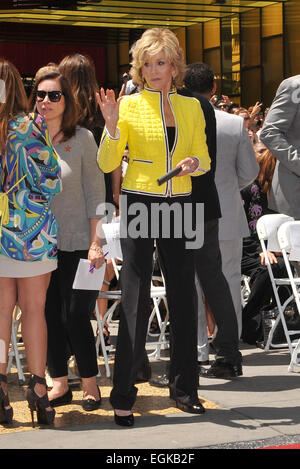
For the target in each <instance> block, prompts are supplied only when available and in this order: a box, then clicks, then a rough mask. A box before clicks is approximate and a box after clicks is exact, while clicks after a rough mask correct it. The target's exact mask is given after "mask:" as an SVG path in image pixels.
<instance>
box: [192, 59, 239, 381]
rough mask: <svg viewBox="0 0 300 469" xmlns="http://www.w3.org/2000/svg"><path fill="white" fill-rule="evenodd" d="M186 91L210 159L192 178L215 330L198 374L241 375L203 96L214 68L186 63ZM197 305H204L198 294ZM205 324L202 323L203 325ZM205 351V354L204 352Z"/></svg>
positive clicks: (212, 128) (209, 109)
mask: <svg viewBox="0 0 300 469" xmlns="http://www.w3.org/2000/svg"><path fill="white" fill-rule="evenodd" d="M185 86H186V92H188V93H190V94H192V95H193V96H194V97H195V98H197V99H198V100H199V101H200V104H201V106H202V110H203V113H204V117H205V120H206V136H207V144H208V149H209V155H210V158H211V170H210V171H209V172H208V173H206V174H205V175H204V176H201V178H192V188H193V189H192V197H193V201H194V202H195V203H203V204H204V243H203V246H202V248H200V249H197V250H195V271H196V275H197V277H198V280H199V283H200V285H201V288H202V291H203V294H204V296H205V299H206V301H207V303H208V305H209V307H210V309H211V311H212V314H213V316H214V319H215V322H216V325H217V333H216V336H215V338H214V340H213V347H214V349H215V352H216V360H215V361H214V362H213V364H212V366H211V367H210V368H209V369H208V370H204V369H203V368H201V367H200V374H201V375H204V376H211V377H217V378H231V377H235V376H240V375H242V365H241V353H240V352H239V346H238V325H237V318H236V313H235V308H234V304H233V301H232V296H231V293H230V288H229V285H228V282H227V280H226V278H225V276H224V274H223V272H222V259H221V252H220V247H219V237H218V233H219V218H220V217H221V216H222V215H221V210H220V203H219V196H218V192H217V188H216V184H215V171H216V164H217V161H216V153H217V148H216V147H217V145H216V117H215V111H214V109H213V106H212V104H211V103H210V102H209V101H208V100H207V99H206V98H205V97H204V96H203V95H202V93H205V92H207V90H208V89H210V90H212V91H213V88H214V86H215V81H214V74H213V71H212V70H211V69H210V68H209V67H208V66H207V65H206V64H202V63H194V64H191V65H189V66H188V68H187V72H186V76H185ZM198 302H199V308H203V307H204V305H203V302H202V299H201V296H200V295H199V293H198ZM200 316H201V315H198V318H200ZM204 326H205V324H204ZM203 332H204V335H205V334H206V330H205V331H203V324H201V323H200V324H198V359H199V361H200V362H201V361H204V360H205V358H206V356H205V350H203V347H202V350H201V345H202V344H203V340H202V338H203ZM203 352H204V354H203ZM206 353H207V358H208V350H207V351H206Z"/></svg>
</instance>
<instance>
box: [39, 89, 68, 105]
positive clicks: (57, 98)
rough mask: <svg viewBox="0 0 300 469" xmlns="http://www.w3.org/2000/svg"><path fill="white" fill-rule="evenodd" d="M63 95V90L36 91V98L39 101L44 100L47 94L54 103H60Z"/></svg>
mask: <svg viewBox="0 0 300 469" xmlns="http://www.w3.org/2000/svg"><path fill="white" fill-rule="evenodd" d="M62 95H63V92H62V91H44V90H37V92H36V100H37V101H38V102H42V101H44V99H45V98H46V96H48V98H49V99H50V101H51V102H52V103H58V102H59V101H60V99H61V97H62Z"/></svg>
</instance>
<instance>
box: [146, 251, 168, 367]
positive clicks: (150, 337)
mask: <svg viewBox="0 0 300 469" xmlns="http://www.w3.org/2000/svg"><path fill="white" fill-rule="evenodd" d="M153 262H154V263H156V265H157V267H158V270H159V271H158V272H155V273H154V275H153V276H152V284H151V299H152V302H153V308H152V311H151V314H150V317H149V321H148V329H147V337H146V348H147V349H148V350H149V349H152V348H153V347H154V350H153V352H149V353H148V356H149V357H154V358H156V359H157V360H159V359H160V352H161V349H162V347H163V348H166V347H168V346H169V337H168V333H167V331H166V329H167V327H168V325H169V308H168V302H167V294H166V287H165V279H164V276H163V273H162V269H161V267H160V264H159V259H158V253H157V249H156V250H155V252H154V256H153ZM156 283H159V284H160V285H156ZM155 295H157V296H155ZM161 303H163V306H164V309H165V317H164V319H162V317H161V312H160V304H161ZM154 318H156V321H157V326H158V329H159V332H151V326H152V322H153V319H154ZM155 339H157V340H155Z"/></svg>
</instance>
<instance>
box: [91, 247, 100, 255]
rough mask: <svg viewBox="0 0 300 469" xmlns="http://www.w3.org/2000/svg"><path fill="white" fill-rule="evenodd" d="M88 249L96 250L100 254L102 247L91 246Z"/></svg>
mask: <svg viewBox="0 0 300 469" xmlns="http://www.w3.org/2000/svg"><path fill="white" fill-rule="evenodd" d="M89 251H96V252H98V253H100V254H102V248H101V247H100V246H97V247H94V246H91V247H90V248H89Z"/></svg>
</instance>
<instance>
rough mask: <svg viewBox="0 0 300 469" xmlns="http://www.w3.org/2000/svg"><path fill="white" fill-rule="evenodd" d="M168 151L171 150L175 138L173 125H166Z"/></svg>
mask: <svg viewBox="0 0 300 469" xmlns="http://www.w3.org/2000/svg"><path fill="white" fill-rule="evenodd" d="M167 134H168V144H169V151H171V150H172V148H173V145H174V140H175V127H167Z"/></svg>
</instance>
